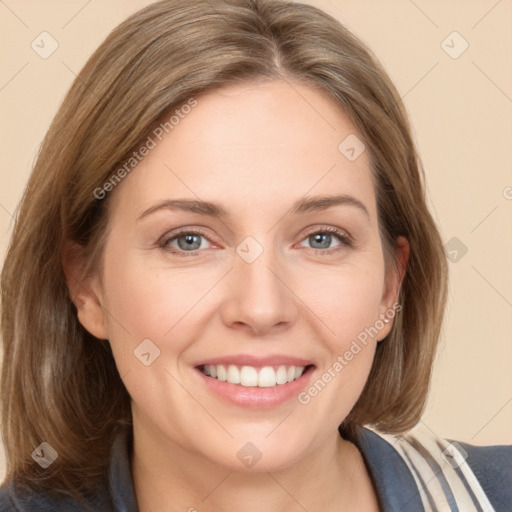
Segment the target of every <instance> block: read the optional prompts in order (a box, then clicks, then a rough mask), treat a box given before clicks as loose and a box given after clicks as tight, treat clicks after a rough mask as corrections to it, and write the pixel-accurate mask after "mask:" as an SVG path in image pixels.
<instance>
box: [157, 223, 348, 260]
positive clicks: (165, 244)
mask: <svg viewBox="0 0 512 512" xmlns="http://www.w3.org/2000/svg"><path fill="white" fill-rule="evenodd" d="M321 233H322V234H323V233H329V234H334V235H336V237H337V238H338V239H339V241H340V242H341V244H340V245H338V246H337V247H334V248H332V249H310V250H312V251H314V253H315V254H317V255H320V256H329V255H331V254H334V253H337V252H338V251H341V250H343V249H347V248H351V247H353V245H354V240H353V238H352V237H351V236H350V235H348V234H347V233H346V232H345V231H341V230H340V229H338V228H333V227H330V226H322V227H320V228H316V229H315V230H313V231H310V232H309V233H306V235H305V236H304V238H303V239H302V240H305V239H306V238H308V237H310V236H312V235H316V234H321ZM171 234H172V236H168V235H164V236H163V237H162V238H161V239H160V240H159V241H158V246H159V247H160V248H161V249H162V250H164V251H166V252H170V253H172V254H176V255H178V256H180V257H189V256H199V252H200V251H201V250H200V249H194V250H193V251H183V250H179V249H175V248H172V249H170V248H169V243H170V242H172V241H174V240H176V239H177V238H179V237H180V236H182V235H184V234H185V235H200V236H202V237H204V238H206V239H207V240H209V238H208V237H207V236H206V234H205V233H204V232H202V231H201V230H199V229H188V228H180V229H178V230H177V231H175V232H174V233H171ZM209 241H210V240H209Z"/></svg>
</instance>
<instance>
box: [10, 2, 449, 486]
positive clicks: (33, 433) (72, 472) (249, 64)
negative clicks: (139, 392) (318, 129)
mask: <svg viewBox="0 0 512 512" xmlns="http://www.w3.org/2000/svg"><path fill="white" fill-rule="evenodd" d="M267 79H269V80H286V81H288V82H289V83H292V82H299V83H303V84H306V85H310V86H313V87H316V88H319V89H321V90H323V91H325V92H326V93H327V94H328V95H329V96H330V97H331V98H332V99H333V100H334V101H335V102H336V103H337V104H338V105H339V107H340V109H341V110H342V111H343V112H344V113H345V114H346V115H347V116H349V118H350V119H351V121H352V122H353V123H354V124H355V126H356V127H357V129H358V130H359V133H360V136H361V137H362V139H363V140H364V143H365V145H366V149H367V150H368V151H369V155H370V158H371V171H372V178H373V182H374V186H375V193H376V198H377V207H378V216H379V229H380V233H381V239H382V243H383V248H384V251H385V255H386V262H387V264H394V265H395V267H396V266H397V262H396V261H394V255H393V248H394V246H395V239H396V237H398V236H399V235H403V236H405V237H406V238H407V239H408V241H409V244H410V256H409V261H408V265H407V271H406V274H405V277H404V280H403V282H402V286H401V289H400V296H399V302H400V304H401V305H402V306H403V309H402V311H401V312H400V313H399V314H398V315H397V316H396V317H395V318H394V323H393V327H392V330H391V332H390V334H389V335H388V336H387V337H386V339H385V340H383V341H382V342H381V343H379V344H378V346H377V351H376V355H375V360H374V364H373V367H372V370H371V373H370V376H369V378H368V381H367V383H366V386H365V388H364V390H363V393H362V395H361V397H360V398H359V400H358V402H357V403H356V405H355V407H354V408H353V410H352V411H351V412H350V414H349V415H348V417H347V418H346V419H345V421H344V422H343V424H342V426H341V428H342V432H344V433H345V434H346V435H347V437H349V438H350V437H351V436H353V435H355V432H356V430H357V429H356V427H357V426H359V425H371V426H374V427H375V428H377V429H379V430H381V431H382V432H386V433H400V432H404V431H407V430H409V429H410V428H411V427H413V426H414V425H415V424H416V423H417V422H418V421H419V419H420V416H421V414H422V412H423V410H424V406H425V402H426V397H427V392H428V387H429V381H430V376H431V370H432V363H433V359H434V355H435V349H436V345H437V342H438V338H439V335H440V329H441V324H442V320H443V314H444V309H445V301H446V293H447V290H446V287H447V264H446V258H445V254H444V250H443V247H442V242H441V238H440V235H439V233H438V231H437V228H436V226H435V223H434V221H433V218H432V216H431V214H430V213H429V211H428V208H427V205H426V199H425V189H424V173H423V169H422V166H421V162H420V160H419V157H418V154H417V151H416V148H415V145H414V142H413V140H412V137H411V131H410V126H409V121H408V117H407V114H406V112H405V109H404V106H403V103H402V101H401V98H400V96H399V94H398V92H397V90H396V89H395V87H394V86H393V84H392V83H391V80H390V79H389V77H388V75H387V74H386V72H385V71H384V70H383V68H382V67H381V65H380V63H379V62H378V60H377V58H376V57H375V56H374V55H373V53H372V52H371V51H370V50H369V49H368V48H366V46H365V45H364V44H363V43H362V42H361V41H360V40H359V39H358V38H356V37H355V36H354V35H353V34H352V33H350V32H349V31H348V30H347V29H346V28H345V27H343V26H342V25H341V24H340V23H339V22H338V21H337V20H336V19H334V18H332V17H331V16H329V15H327V14H326V13H324V12H322V11H321V10H319V9H317V8H315V7H312V6H309V5H306V4H300V3H296V2H286V1H278V0H261V1H257V0H216V1H215V2H210V1H207V0H192V1H191V0H168V1H162V2H158V3H154V4H152V5H149V6H148V7H146V8H144V9H142V10H140V11H139V12H137V13H135V14H134V15H132V16H131V17H129V18H128V19H127V20H126V21H124V22H123V23H121V24H120V25H119V26H118V27H117V28H115V29H114V30H113V31H112V32H111V34H110V35H109V36H108V37H107V38H106V40H105V41H104V42H103V43H102V45H101V46H100V47H99V48H98V49H97V50H96V52H95V53H94V54H93V55H92V56H91V57H90V59H89V60H88V61H87V63H86V64H85V66H84V68H83V69H82V71H81V72H80V74H79V75H78V77H77V78H76V80H75V81H74V82H73V84H72V86H71V88H70V90H69V92H68V94H67V95H66V97H65V99H64V101H63V103H62V105H61V107H60V109H59V111H58V112H57V114H56V116H55V118H54V120H53V122H52V124H51V126H50V128H49V130H48V133H47V135H46V137H45V139H44V141H43V143H42V146H41V149H40V152H39V155H38V158H37V161H36V163H35V166H34V169H33V171H32V174H31V176H30V179H29V182H28V186H27V187H26V189H25V191H24V194H23V198H22V200H21V203H20V205H19V208H18V211H17V218H16V222H15V226H14V231H13V234H12V239H11V243H10V246H9V248H8V252H7V257H6V259H5V264H4V267H3V271H2V277H1V288H2V336H3V350H4V362H3V366H2V374H1V386H2V392H3V400H2V413H3V414H2V437H3V442H4V445H5V451H6V459H7V477H11V478H13V479H16V480H17V481H21V482H26V483H27V484H28V485H29V486H31V487H32V488H33V489H39V490H45V491H48V492H49V491H50V490H51V489H58V490H59V491H62V492H68V493H72V494H74V495H77V496H78V495H80V494H81V493H83V492H85V491H87V490H91V489H93V488H94V487H95V486H96V485H97V484H98V483H99V482H100V481H102V480H103V479H104V478H105V474H106V468H107V465H108V462H109V450H110V447H111V444H112V441H113V439H114V437H115V435H116V433H117V432H118V429H119V428H120V425H123V424H124V425H130V420H131V412H130V397H129V395H128V392H127V391H126V389H125V387H124V385H123V382H122V380H121V378H120V376H119V374H118V372H117V369H116V366H115V362H114V359H113V356H112V352H111V350H110V346H109V344H108V342H107V341H104V340H98V339H96V338H95V337H93V336H92V335H91V334H89V333H88V332H87V331H86V330H85V329H84V328H83V327H82V325H81V324H80V323H79V321H78V319H77V312H76V308H75V306H74V304H73V302H72V300H71V298H70V293H69V290H68V286H67V283H66V278H65V274H64V271H63V265H62V258H63V252H64V249H65V247H66V244H68V243H69V242H75V243H77V244H78V246H79V247H81V248H82V252H83V256H85V258H86V260H87V261H88V263H89V266H88V268H87V269H85V271H86V272H88V271H91V270H92V269H95V268H96V269H97V268H99V266H100V265H101V254H102V244H103V242H104V239H105V233H106V229H107V225H108V209H107V207H108V205H109V202H110V200H111V196H112V194H115V191H113V192H111V193H109V194H107V195H106V197H105V198H104V199H102V200H99V199H97V198H96V197H95V195H94V190H95V189H97V188H98V187H102V186H103V185H104V183H105V182H106V181H108V180H109V179H110V178H111V177H112V175H113V174H114V173H115V172H116V171H117V170H118V169H119V168H120V167H121V166H122V165H123V164H124V163H125V162H126V161H127V159H129V158H130V156H131V154H132V153H133V151H134V150H136V149H137V148H139V147H140V146H141V145H142V144H143V143H144V141H145V140H146V139H147V137H148V135H149V134H150V133H151V130H152V129H153V128H154V126H155V123H157V122H158V121H160V120H161V119H162V116H164V115H165V114H166V113H168V112H170V111H172V110H173V109H175V108H177V107H179V106H180V105H183V104H184V103H186V102H187V100H189V99H190V98H191V97H195V98H198V97H199V96H200V95H201V94H204V93H207V92H209V91H213V90H215V89H217V88H219V87H222V86H224V85H228V84H235V83H244V82H250V81H255V80H267ZM199 101H200V99H199ZM340 142H341V141H340ZM134 172H136V170H135V171H134ZM41 441H46V442H48V443H49V444H50V445H51V446H52V447H53V448H54V449H55V450H56V451H57V453H58V454H59V457H58V459H57V460H56V461H55V462H54V463H53V464H52V465H51V466H50V467H49V468H48V469H42V468H40V467H39V466H38V465H37V464H36V463H35V462H34V460H32V458H31V453H32V451H33V450H34V448H35V447H36V446H38V445H39V444H40V443H41Z"/></svg>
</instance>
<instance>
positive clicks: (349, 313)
mask: <svg viewBox="0 0 512 512" xmlns="http://www.w3.org/2000/svg"><path fill="white" fill-rule="evenodd" d="M196 99H197V101H198V104H197V106H196V107H195V108H194V109H193V110H192V111H191V113H189V114H188V115H187V116H186V117H185V118H184V119H181V120H180V123H179V124H178V125H177V126H175V127H174V129H173V130H172V132H170V133H169V134H168V135H166V136H165V137H164V139H163V140H162V141H161V142H158V144H157V146H156V147H155V148H154V149H152V150H151V151H150V153H149V154H148V155H147V156H146V157H145V158H144V160H143V161H142V162H141V163H140V164H139V165H138V166H137V167H136V168H135V169H134V170H133V172H131V174H130V175H128V176H127V177H126V178H125V179H124V180H123V182H122V183H121V184H119V185H117V187H116V188H115V190H114V191H112V192H110V193H111V194H113V197H111V199H112V201H113V203H112V205H111V206H112V210H111V218H110V221H109V222H110V224H109V232H108V237H107V241H106V245H105V252H104V266H103V270H102V273H101V274H99V273H98V274H96V275H94V276H92V277H90V278H88V279H87V280H86V281H84V282H83V283H82V286H81V287H80V288H79V289H76V290H74V297H75V298H74V300H75V304H76V305H77V308H78V314H79V320H80V321H81V323H82V324H83V325H84V327H85V328H87V329H88V330H89V331H90V332H91V333H92V334H94V335H95V336H97V337H98V338H103V339H108V340H109V341H110V344H111V346H112V349H113V353H114V357H115V360H116V364H117V367H118V370H119V373H120V375H121V377H122V378H123V381H124V383H125V385H126V388H127V390H128V392H129V393H130V395H131V397H132V411H133V421H134V453H133V477H134V483H135V489H136V493H137V497H138V501H139V506H140V510H141V511H142V512H145V511H149V510H151V511H159V510H166V511H168V510H188V509H191V508H192V510H193V507H195V508H197V509H198V510H201V511H203V510H208V511H209V510H212V511H213V510H216V511H222V510H241V511H244V510H255V509H265V510H267V511H270V512H272V511H274V510H275V511H277V510H279V511H295V510H303V508H302V507H304V508H306V509H307V510H310V511H313V510H324V511H325V510H365V511H369V512H371V511H374V510H378V507H377V502H376V498H375V494H374V491H373V488H372V484H371V481H370V479H369V475H368V473H367V471H366V469H365V467H364V463H363V461H362V458H361V455H360V453H359V451H358V450H357V448H356V447H355V446H354V445H353V444H351V443H349V442H348V441H345V440H343V439H342V438H341V437H340V436H339V434H338V431H337V428H338V425H339V424H340V423H341V422H342V421H343V419H344V418H345V417H346V416H347V414H348V413H349V411H350V410H351V408H352V407H353V406H354V404H355V403H356V401H357V399H358V397H359V396H360V394H361V391H362V389H363V387H364V384H365V382H366V379H367V377H368V373H369V371H370V368H371V365H372V362H373V357H374V353H375V348H376V344H377V342H378V341H377V340H381V339H383V338H384V337H385V336H386V335H387V334H388V332H389V330H390V329H391V326H392V322H393V321H392V320H391V321H390V322H389V323H386V324H384V327H383V328H382V329H381V330H380V332H379V334H378V335H377V336H375V337H373V338H372V337H370V338H369V339H368V343H367V345H366V346H364V347H363V348H362V350H361V351H360V352H359V353H357V355H355V356H354V358H353V359H352V360H351V361H350V362H348V364H347V365H346V366H345V367H344V368H343V370H342V371H341V372H338V373H336V376H335V377H334V378H332V379H331V381H330V382H329V383H328V384H327V385H326V386H325V388H324V389H323V390H322V391H321V392H319V393H318V394H317V396H315V397H313V398H312V399H311V401H310V402H309V403H308V404H306V405H305V404H301V403H300V402H299V401H298V400H297V398H296V397H293V398H292V399H290V400H287V401H286V402H285V403H283V404H281V405H279V406H276V407H273V408H265V409H261V408H248V407H241V406H237V405H233V404H230V403H227V402H226V401H224V400H222V399H221V398H219V397H217V396H216V395H214V394H213V393H212V392H211V391H210V390H208V389H207V388H206V386H205V385H204V383H203V382H202V380H201V378H199V376H198V373H197V370H196V369H194V367H195V365H197V364H198V362H199V361H200V360H202V359H207V358H213V357H219V356H227V355H232V354H252V355H257V356H263V355H275V354H284V355H290V356H295V357H300V358H303V359H307V360H310V361H312V362H313V363H314V365H315V369H314V373H313V374H312V375H310V381H309V382H310V384H311V383H313V382H315V381H316V380H317V379H318V378H320V376H321V375H322V373H323V372H324V371H326V370H327V369H328V368H329V367H332V365H333V363H334V362H335V361H336V359H337V357H338V355H340V354H344V353H345V352H346V351H347V350H348V349H349V348H350V345H351V342H352V341H353V340H354V339H356V337H357V335H358V334H359V333H361V332H362V331H364V329H365V328H368V327H370V326H373V325H375V323H376V321H377V320H378V319H379V317H380V315H383V314H384V313H385V312H386V311H389V310H390V309H393V304H395V303H396V302H397V297H398V291H399V286H400V283H401V279H402V277H403V275H395V274H394V273H393V272H392V271H391V270H390V271H388V272H387V273H386V272H385V266H384V255H383V251H382V245H381V240H380V237H379V231H378V221H377V210H376V197H375V191H374V187H373V183H372V180H371V172H370V163H369V155H368V152H366V151H365V152H363V153H362V154H361V156H359V158H357V159H356V160H355V161H349V160H348V159H347V158H346V157H345V156H344V154H342V153H341V152H340V151H339V150H338V145H339V144H340V142H341V141H343V139H345V137H347V136H348V135H349V134H357V131H356V129H355V128H354V126H353V125H352V124H351V123H350V121H349V119H348V118H347V117H346V116H345V115H344V114H343V113H342V112H341V111H340V109H339V108H338V107H337V106H336V104H335V103H334V102H332V100H330V99H329V98H328V97H327V96H326V95H325V94H324V93H322V92H321V91H318V90H316V89H313V88H311V87H309V86H305V85H300V84H294V85H293V87H291V85H290V84H289V83H287V82H285V81H275V82H260V83H253V84H249V85H244V86H229V87H224V88H222V89H220V90H219V91H216V92H213V93H208V94H206V95H205V96H201V97H198V98H196ZM324 194H326V195H329V194H331V195H332V194H347V195H350V196H353V197H355V198H357V199H358V200H359V201H361V202H362V203H363V204H364V205H365V207H366V209H367V210H368V215H366V213H365V212H364V211H363V210H361V209H360V208H357V207H354V206H351V205H342V206H335V207H332V208H330V209H328V210H324V211H312V212H306V213H301V214H299V215H293V214H291V213H289V209H290V207H291V205H292V203H293V202H294V201H296V200H297V199H300V198H302V197H303V196H307V197H311V196H316V195H324ZM176 198H190V199H201V200H209V201H218V202H220V203H222V204H223V205H224V207H225V208H227V209H229V210H230V211H231V213H232V215H231V216H230V217H228V218H225V219H215V218H211V217H208V216H206V215H202V214H198V213H190V212H181V211H178V210H174V211H173V210H170V209H160V210H158V211H156V212H153V213H151V214H148V215H146V216H145V217H143V218H142V219H141V220H139V221H138V220H137V218H138V217H139V216H140V215H141V214H142V213H143V212H144V211H146V210H147V209H148V208H150V207H152V206H154V205H155V204H157V203H158V202H160V201H162V200H166V199H176ZM181 227H186V228H187V229H188V228H190V229H191V230H193V229H201V230H202V231H203V232H204V237H199V238H198V239H197V242H198V243H197V244H196V245H194V247H200V248H199V249H196V250H195V251H193V252H195V255H194V256H187V253H186V249H180V247H184V246H185V245H186V244H185V242H184V241H183V238H184V236H183V235H181V236H182V238H181V240H182V244H181V246H180V245H179V244H178V240H177V239H176V238H175V239H174V241H169V242H168V243H167V245H166V246H164V247H162V246H161V245H160V244H159V241H161V240H162V239H163V237H164V235H166V237H165V239H167V240H168V239H169V238H172V236H174V234H175V233H173V231H174V230H176V228H181ZM325 227H336V228H339V229H340V230H341V231H342V233H348V234H349V235H350V236H351V237H352V238H353V240H354V243H353V246H352V247H346V246H344V245H343V242H342V241H340V240H339V239H337V237H336V236H335V235H334V234H332V238H331V241H330V243H329V239H327V241H325V242H322V241H321V240H320V241H318V240H317V241H315V238H314V237H311V236H310V235H313V234H314V233H319V232H320V233H325V231H323V229H322V228H325ZM327 235H329V233H327ZM246 237H253V238H254V239H255V240H256V241H257V242H258V243H259V245H260V246H261V248H262V249H263V252H262V253H261V254H260V255H259V257H257V258H256V259H255V261H253V262H252V263H247V262H246V261H245V260H244V259H243V258H242V257H240V256H239V254H238V253H237V251H236V250H237V247H239V245H240V244H241V242H243V241H244V240H245V239H246ZM199 242H200V244H201V245H200V246H199ZM398 243H399V245H398V249H397V255H398V256H399V258H401V259H402V261H403V262H404V263H406V261H407V256H408V245H407V241H406V240H405V239H403V238H401V239H399V240H398ZM326 246H327V248H324V247H326ZM315 249H316V250H315ZM329 249H339V250H338V251H337V252H333V253H332V254H321V251H324V252H325V251H328V250H329ZM172 250H174V251H180V250H181V254H185V256H180V255H178V254H173V253H172V252H171V251H172ZM189 252H190V251H189ZM71 271H72V270H71ZM144 339H150V340H151V341H152V342H153V343H154V344H155V345H156V346H157V347H158V349H159V350H160V356H159V357H158V358H157V359H156V360H155V361H154V362H153V363H152V364H151V365H149V366H145V365H143V364H142V363H141V362H140V361H139V360H138V359H137V358H136V357H135V356H134V350H135V349H136V348H137V347H138V345H139V344H140V343H141V342H142V340H144ZM247 442H251V443H252V444H253V445H255V446H256V447H257V449H258V450H259V452H260V453H261V455H262V457H261V459H260V460H259V461H258V462H257V463H256V464H255V465H254V466H253V467H252V468H248V467H246V466H244V464H242V463H241V461H240V459H239V458H238V457H237V453H238V452H239V450H240V449H241V448H242V447H243V446H244V445H246V443H247ZM340 507H341V508H340ZM344 507H346V508H344Z"/></svg>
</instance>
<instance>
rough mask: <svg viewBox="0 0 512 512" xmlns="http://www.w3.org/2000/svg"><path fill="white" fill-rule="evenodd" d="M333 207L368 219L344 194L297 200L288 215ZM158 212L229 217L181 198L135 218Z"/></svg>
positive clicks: (218, 208)
mask: <svg viewBox="0 0 512 512" xmlns="http://www.w3.org/2000/svg"><path fill="white" fill-rule="evenodd" d="M334 206H353V207H356V208H358V209H359V210H361V211H362V212H364V213H365V214H366V216H367V217H368V218H370V214H369V212H368V209H367V208H366V206H365V205H364V204H363V203H362V202H361V201H360V200H359V199H357V198H355V197H353V196H349V195H345V194H343V195H335V196H332V195H327V196H312V197H304V198H301V199H298V200H297V201H295V202H294V203H293V205H292V207H291V209H290V213H291V214H293V215H298V214H301V213H306V212H313V211H323V210H327V209H328V208H332V207H334ZM159 210H182V211H185V212H191V213H198V214H201V215H208V216H210V217H214V218H226V217H230V216H231V213H230V211H229V210H228V209H226V208H225V207H224V206H223V205H222V204H220V203H217V202H215V201H201V200H197V199H185V198H183V199H166V200H164V201H161V202H159V203H157V204H155V205H153V206H151V207H150V208H148V209H147V210H145V211H144V212H142V213H141V214H140V215H139V216H138V217H137V221H140V220H142V219H144V218H145V217H147V216H148V215H150V214H152V213H154V212H156V211H159Z"/></svg>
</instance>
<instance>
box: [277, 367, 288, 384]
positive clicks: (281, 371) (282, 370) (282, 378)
mask: <svg viewBox="0 0 512 512" xmlns="http://www.w3.org/2000/svg"><path fill="white" fill-rule="evenodd" d="M286 375H287V371H286V366H280V367H279V368H278V369H277V372H276V382H277V383H278V384H286V383H287V382H288V379H287V378H286Z"/></svg>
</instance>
